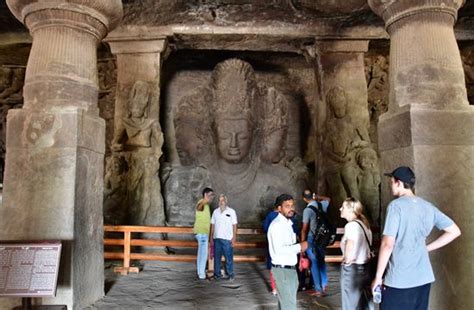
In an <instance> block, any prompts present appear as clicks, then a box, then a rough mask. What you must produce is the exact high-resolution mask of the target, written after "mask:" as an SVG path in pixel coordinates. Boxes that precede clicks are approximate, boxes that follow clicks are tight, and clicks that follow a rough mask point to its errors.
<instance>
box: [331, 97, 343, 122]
mask: <svg viewBox="0 0 474 310" xmlns="http://www.w3.org/2000/svg"><path fill="white" fill-rule="evenodd" d="M330 104H331V107H332V110H333V111H334V116H335V117H336V118H343V117H344V116H346V98H345V97H343V96H337V97H336V98H334V99H333V100H331V102H330Z"/></svg>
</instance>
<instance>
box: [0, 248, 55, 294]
mask: <svg viewBox="0 0 474 310" xmlns="http://www.w3.org/2000/svg"><path fill="white" fill-rule="evenodd" d="M60 256H61V242H60V241H33V242H29V241H28V242H18V241H14V242H13V241H11V242H10V241H0V268H1V270H0V297H2V296H17V297H53V296H55V295H56V285H57V281H58V271H59V258H60Z"/></svg>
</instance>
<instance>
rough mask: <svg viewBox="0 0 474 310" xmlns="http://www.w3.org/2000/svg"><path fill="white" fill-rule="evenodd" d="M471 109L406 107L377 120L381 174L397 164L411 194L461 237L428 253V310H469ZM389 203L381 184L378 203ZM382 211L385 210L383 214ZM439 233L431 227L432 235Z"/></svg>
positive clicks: (473, 216) (473, 192) (473, 185)
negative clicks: (405, 170) (411, 178)
mask: <svg viewBox="0 0 474 310" xmlns="http://www.w3.org/2000/svg"><path fill="white" fill-rule="evenodd" d="M473 132H474V107H471V106H466V107H465V108H463V109H462V110H461V109H460V110H433V109H429V108H427V107H419V106H416V107H413V106H407V107H406V108H405V109H404V110H403V111H397V112H396V113H390V114H385V115H383V116H382V117H381V119H380V122H379V149H380V155H381V169H382V172H391V171H392V170H393V169H394V168H395V167H397V166H400V165H406V166H410V167H412V168H413V169H414V171H415V175H416V188H415V189H416V194H417V195H418V196H420V197H423V198H425V199H427V200H429V201H431V202H433V203H434V204H435V205H436V206H437V207H438V208H439V209H440V210H441V211H443V212H444V213H446V214H447V215H448V216H450V217H451V218H452V219H453V220H454V221H455V222H456V223H457V224H458V225H459V227H460V228H461V231H462V234H463V235H462V237H461V238H459V239H457V240H455V241H454V242H453V243H451V244H449V245H448V246H446V247H444V248H442V249H439V250H437V251H434V252H433V253H430V258H431V262H432V265H433V269H434V271H435V278H436V279H437V280H436V282H435V283H434V284H433V285H432V291H431V294H430V296H431V300H430V308H433V309H448V308H452V309H474V300H473V299H472V298H469V296H467V295H466V294H465V293H466V292H472V291H474V285H473V282H472V281H471V279H472V278H473V277H474V269H473V268H472V266H471V264H470V261H471V260H472V259H474V244H473V243H472V242H471V240H472V239H473V238H474V226H473V225H472V222H473V221H474V211H473V210H472V208H470V207H469V206H473V205H474V157H473V156H472V155H473V154H474V135H473ZM391 199H392V197H391V193H390V188H389V183H388V181H387V180H382V205H383V206H387V204H388V202H389V201H390V200H391ZM384 213H385V212H384ZM437 235H439V232H438V231H436V229H435V230H434V231H433V233H432V237H435V236H437Z"/></svg>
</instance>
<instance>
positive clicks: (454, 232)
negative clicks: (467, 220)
mask: <svg viewBox="0 0 474 310" xmlns="http://www.w3.org/2000/svg"><path fill="white" fill-rule="evenodd" d="M443 230H444V233H443V234H442V235H441V236H439V237H438V238H437V239H436V240H434V241H433V242H430V243H429V244H428V245H427V246H426V249H427V250H428V252H431V251H433V250H436V249H439V248H441V247H443V246H445V245H446V244H448V243H450V242H451V241H453V240H454V239H456V238H457V237H459V236H460V235H461V230H460V229H459V227H458V225H456V224H452V225H451V226H449V227H447V228H445V229H443Z"/></svg>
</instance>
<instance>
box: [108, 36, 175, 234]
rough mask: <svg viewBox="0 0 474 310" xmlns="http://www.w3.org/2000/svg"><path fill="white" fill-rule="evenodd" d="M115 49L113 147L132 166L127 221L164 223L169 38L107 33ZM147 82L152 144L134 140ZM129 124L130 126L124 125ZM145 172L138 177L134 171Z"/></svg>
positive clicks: (147, 111)
mask: <svg viewBox="0 0 474 310" xmlns="http://www.w3.org/2000/svg"><path fill="white" fill-rule="evenodd" d="M107 42H108V43H109V44H110V47H111V50H112V53H113V54H115V55H116V56H117V94H116V104H115V129H114V131H115V134H114V141H113V142H112V144H113V145H112V151H113V155H115V156H123V157H124V158H125V159H126V160H127V162H128V167H129V172H128V175H129V177H128V179H127V190H128V191H129V194H128V197H129V199H131V200H130V201H128V202H127V204H128V210H125V211H124V212H123V213H124V214H125V219H123V220H122V222H124V223H126V224H137V225H164V223H165V213H164V204H163V197H162V195H161V185H160V179H159V167H160V163H159V158H160V156H161V154H162V146H163V133H162V130H161V127H160V125H159V120H160V74H161V64H162V62H163V58H164V57H165V55H164V54H165V53H166V51H167V47H168V46H167V41H166V38H152V39H143V38H135V37H133V38H130V36H127V35H124V34H123V33H115V34H114V33H112V34H111V36H110V37H109V38H108V39H107ZM162 53H163V54H162ZM137 82H138V83H141V82H144V83H145V84H146V85H147V86H146V87H147V88H148V95H147V97H148V101H147V102H146V106H145V115H144V116H143V118H144V119H147V121H148V122H150V123H152V124H155V125H154V128H156V129H157V130H156V132H152V134H151V136H147V139H149V140H150V143H149V145H145V144H143V145H137V144H136V143H131V142H130V139H131V135H133V131H134V130H138V131H139V132H140V131H141V132H144V131H145V130H146V129H142V128H139V125H137V126H135V127H134V125H131V127H134V128H130V126H129V125H127V124H131V123H133V122H132V121H130V115H131V114H130V112H131V105H132V104H133V100H134V99H133V98H132V97H133V95H132V94H133V89H134V85H136V84H137ZM124 124H125V126H124ZM137 175H141V177H139V178H138V179H137V178H136V177H134V176H137Z"/></svg>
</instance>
